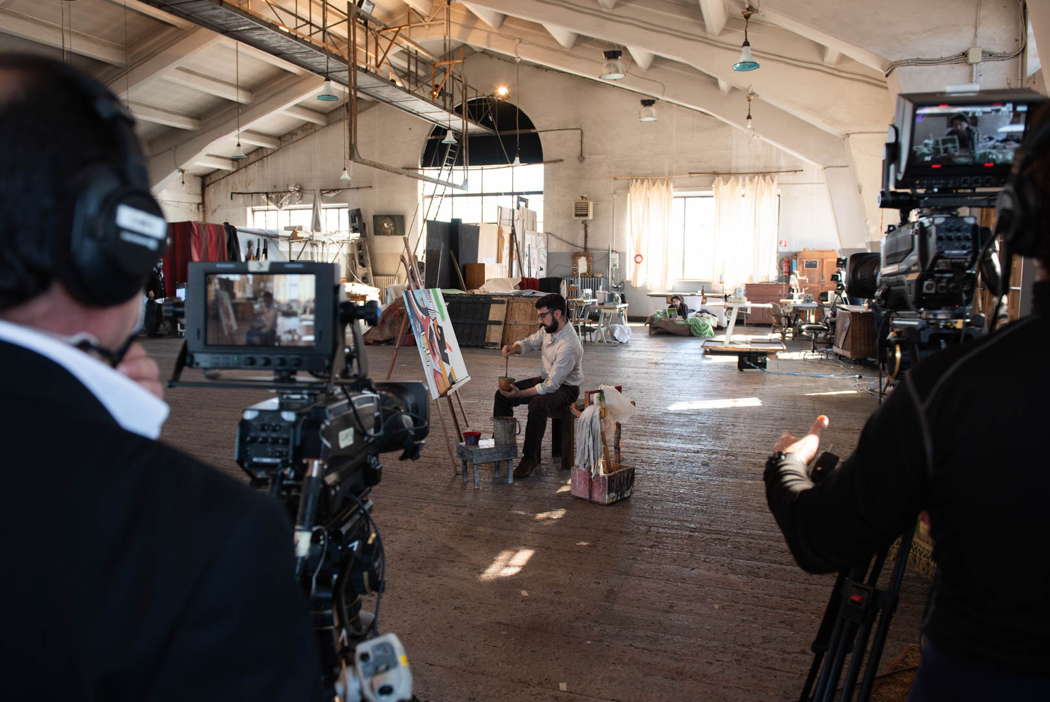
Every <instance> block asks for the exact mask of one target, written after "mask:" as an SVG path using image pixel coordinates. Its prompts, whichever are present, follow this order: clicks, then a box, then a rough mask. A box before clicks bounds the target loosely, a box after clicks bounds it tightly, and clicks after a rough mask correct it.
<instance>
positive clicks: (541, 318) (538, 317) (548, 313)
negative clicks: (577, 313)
mask: <svg viewBox="0 0 1050 702" xmlns="http://www.w3.org/2000/svg"><path fill="white" fill-rule="evenodd" d="M552 314H554V310H547V311H546V312H540V313H539V314H537V315H536V319H538V320H540V321H541V322H542V321H543V318H544V317H549V316H551V315H552Z"/></svg>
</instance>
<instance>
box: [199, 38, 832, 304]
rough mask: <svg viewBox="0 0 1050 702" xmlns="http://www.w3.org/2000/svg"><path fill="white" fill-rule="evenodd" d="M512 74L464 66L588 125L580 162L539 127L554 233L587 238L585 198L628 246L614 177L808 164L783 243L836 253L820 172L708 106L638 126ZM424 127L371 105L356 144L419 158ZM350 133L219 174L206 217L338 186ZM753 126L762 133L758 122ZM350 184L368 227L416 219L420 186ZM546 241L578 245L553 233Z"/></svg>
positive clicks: (507, 64)
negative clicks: (253, 196)
mask: <svg viewBox="0 0 1050 702" xmlns="http://www.w3.org/2000/svg"><path fill="white" fill-rule="evenodd" d="M515 69H516V66H515V64H514V63H513V62H512V61H504V60H501V59H498V58H494V57H491V56H488V55H485V54H475V55H473V56H471V57H470V58H469V59H468V60H467V62H466V71H467V75H468V76H469V79H470V82H471V84H472V85H474V86H476V87H478V88H479V89H481V90H483V91H485V90H489V89H494V88H495V86H496V85H499V84H506V85H508V86H510V88H511V91H512V95H511V98H510V99H512V100H514V101H515V103H516V104H518V105H519V106H521V107H522V109H523V110H524V111H525V112H526V114H528V115H529V117H530V118H531V119H532V120H533V122H534V123H535V124H536V126H537V128H538V129H551V128H563V127H582V128H583V131H584V157H585V160H584V161H583V162H580V161H579V160H578V156H579V134H578V132H555V133H545V134H541V140H542V143H543V149H544V158H545V159H547V160H555V159H562V161H561V162H560V163H554V164H549V165H547V166H546V168H545V176H544V181H545V182H544V206H545V210H544V225H545V228H546V229H547V231H550V232H552V233H554V234H556V235H558V236H559V237H562V238H564V239H567V240H569V241H573V242H577V243H580V244H582V241H583V227H582V224H581V223H579V222H577V221H575V220H573V219H572V203H573V201H574V200H575V199H576V198H578V197H579V196H580V195H586V196H588V197H589V198H590V199H592V200H594V201H595V219H594V220H593V221H591V222H590V223H589V244H590V246H591V247H592V248H593V249H604V248H607V247H608V246H609V245H610V242H611V244H612V247H613V248H614V249H617V250H621V251H623V250H624V248H625V245H626V231H625V227H624V225H623V215H624V212H625V206H624V205H625V199H626V193H627V188H628V185H629V181H626V180H614V178H613V177H614V176H657V175H675V174H684V173H689V172H697V171H702V172H708V171H720V172H724V171H733V172H740V171H765V170H793V169H803V172H802V173H798V174H787V175H784V176H781V179H780V182H781V198H782V200H781V208H782V214H781V222H782V234H781V237H780V238H782V239H787V240H788V241H789V242H790V247H789V248H794V247H796V246H797V247H798V248H807V247H808V248H837V239H836V235H835V224H834V219H833V217H832V213H831V207H830V203H829V201H828V195H827V189H826V186H825V184H824V180H823V178H824V174H823V172H822V171H821V170H820V169H819V168H816V167H814V166H812V165H811V164H807V163H806V162H803V161H801V160H799V159H797V158H795V157H792V156H788V155H786V154H784V153H783V152H781V151H779V150H778V149H776V148H775V147H773V146H770V145H769V144H767V143H765V142H763V141H762V140H760V139H753V138H751V137H750V136H749V135H747V134H745V133H744V132H742V131H740V130H738V129H735V128H733V127H730V126H728V125H726V124H725V123H723V122H721V121H719V120H716V119H714V118H712V117H709V116H707V115H705V114H702V113H698V112H695V111H691V110H686V109H683V108H679V107H676V106H672V105H669V104H660V103H658V104H657V113H658V121H657V122H655V123H649V124H643V123H641V122H639V121H638V110H639V108H640V104H639V99H640V96H636V95H633V94H631V93H628V92H626V91H623V90H619V89H616V88H614V87H610V86H605V85H602V84H600V83H596V82H594V81H588V80H584V79H581V78H576V77H573V76H569V75H565V74H562V73H557V72H554V71H548V70H545V69H541V68H535V67H532V66H530V65H528V64H522V65H521V67H520V85H515V73H516V71H515ZM746 109H747V105H746V102H745V100H744V97H743V95H741V97H740V110H741V112H742V113H743V112H746ZM429 128H430V126H429V124H427V123H425V122H423V121H422V120H419V119H416V118H414V117H411V116H409V115H406V114H404V113H402V112H400V111H398V110H395V109H392V108H389V107H386V106H382V105H380V106H375V107H372V108H371V109H369V110H367V111H366V112H364V113H363V114H362V115H361V116H360V124H359V129H358V131H359V140H360V151H361V153H362V155H363V156H365V157H368V158H371V159H375V160H378V161H383V162H386V163H389V164H391V165H394V166H409V165H413V164H416V163H418V161H419V156H420V153H421V151H422V148H423V143H424V140H425V137H426V135H427V133H428V132H429ZM343 129H345V123H343V122H339V123H338V124H334V125H330V126H328V127H326V128H324V129H322V130H320V131H318V132H316V133H315V134H312V135H310V136H307V137H305V138H303V139H301V140H300V141H298V142H296V143H294V144H291V145H288V146H285V147H283V148H281V149H280V150H279V151H277V152H276V153H273V154H271V155H269V156H267V157H266V158H264V159H263V160H261V161H259V162H258V163H253V164H251V165H248V166H246V167H243V168H242V169H241V170H239V171H237V172H235V173H233V174H228V175H224V176H219V179H218V180H215V179H214V177H213V178H212V180H213V182H212V184H210V185H208V186H207V188H206V192H205V198H204V199H205V208H206V211H205V216H204V219H206V220H207V221H209V222H222V221H229V222H231V223H233V224H235V225H243V224H244V222H245V208H246V207H247V205H248V202H247V200H245V199H242V198H237V199H236V200H234V201H231V200H230V192H231V191H258V190H281V189H284V188H287V186H288V185H289V184H292V183H298V184H301V185H302V186H303V187H304V189H306V190H312V189H315V188H317V187H339V185H340V182H339V180H338V176H339V173H340V171H341V170H342V155H341V154H342V153H343ZM755 129H756V130H758V131H761V129H762V124H761V123H760V122H759V121H756V123H755ZM712 181H713V177H710V176H703V177H692V178H675V179H674V185H675V187H676V188H678V189H683V190H698V189H699V190H703V189H709V188H710V186H711V182H712ZM353 185H372V186H373V189H371V190H357V191H348V192H347V193H345V197H343V198H336V200H340V201H343V202H347V203H348V204H350V206H351V207H361V208H362V209H363V210H364V214H365V217H366V221H369V222H370V221H371V215H372V214H375V213H384V214H404V215H405V218H406V222H410V221H411V220H412V219H413V215H414V214H415V212H416V207H417V202H418V184H417V181H415V180H412V179H410V178H406V177H400V176H397V175H394V174H390V173H385V172H382V171H373V170H372V169H369V168H366V167H363V166H360V165H355V167H354V180H353ZM327 202H333V200H329V201H327ZM257 204H261V202H260V203H257ZM550 248H551V251H562V252H564V251H571V250H573V248H572V247H571V246H568V245H565V244H562V243H560V242H558V241H556V240H554V239H552V240H551V244H550ZM629 295H630V301H631V302H632V305H633V306H634V309H635V310H637V313H638V314H641V313H642V312H643V311H645V310H649V309H650V307H651V306H652V305H654V304H655V302H654V301H653V300H651V299H650V298H647V297H646V296H645V294H644V291H631V292H630V294H629ZM652 309H656V307H655V306H652ZM632 314H635V311H634V310H632Z"/></svg>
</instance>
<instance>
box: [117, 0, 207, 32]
mask: <svg viewBox="0 0 1050 702" xmlns="http://www.w3.org/2000/svg"><path fill="white" fill-rule="evenodd" d="M108 1H109V2H111V3H113V4H114V5H117V6H118V7H127V8H128V9H129V10H134V11H135V12H137V13H139V14H140V15H146V16H147V17H152V18H153V19H155V20H160V21H161V22H164V23H165V24H170V25H171V26H172V27H178V28H179V29H186V28H188V27H192V26H193V23H192V22H190V21H188V20H184V19H182V18H181V17H176V16H175V15H173V14H171V13H170V12H165V11H164V10H162V9H160V8H159V7H153V5H147V4H146V3H144V2H142V1H141V0H108Z"/></svg>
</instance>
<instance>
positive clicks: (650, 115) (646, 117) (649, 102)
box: [638, 98, 656, 122]
mask: <svg viewBox="0 0 1050 702" xmlns="http://www.w3.org/2000/svg"><path fill="white" fill-rule="evenodd" d="M655 104H656V100H653V99H652V98H646V99H644V100H642V109H640V110H639V111H638V121H639V122H655V121H656V108H655V107H653V105H655Z"/></svg>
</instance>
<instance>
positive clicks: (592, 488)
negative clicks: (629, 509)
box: [572, 467, 634, 505]
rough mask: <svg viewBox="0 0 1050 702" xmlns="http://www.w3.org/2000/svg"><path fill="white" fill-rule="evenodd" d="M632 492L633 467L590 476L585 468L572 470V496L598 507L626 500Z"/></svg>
mask: <svg viewBox="0 0 1050 702" xmlns="http://www.w3.org/2000/svg"><path fill="white" fill-rule="evenodd" d="M633 492H634V467H625V468H620V470H618V471H616V472H615V473H609V474H608V475H595V476H592V475H591V472H590V471H589V470H587V469H586V468H576V467H573V469H572V495H573V497H578V498H580V499H581V500H587V501H588V502H594V503H597V504H599V505H611V504H612V503H614V502H619V501H620V500H626V499H627V498H628V497H630V496H631V494H632V493H633Z"/></svg>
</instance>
